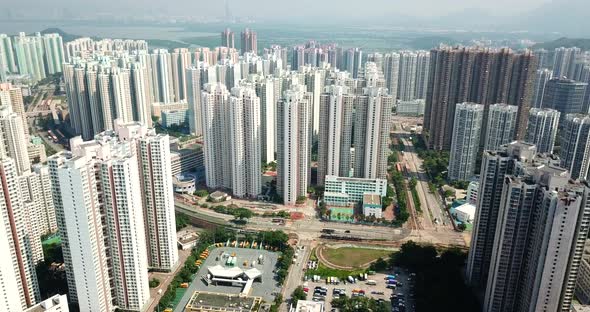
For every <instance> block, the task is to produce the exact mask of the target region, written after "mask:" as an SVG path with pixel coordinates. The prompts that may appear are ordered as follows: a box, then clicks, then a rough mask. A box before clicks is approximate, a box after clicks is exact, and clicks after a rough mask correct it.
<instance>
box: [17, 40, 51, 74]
mask: <svg viewBox="0 0 590 312" xmlns="http://www.w3.org/2000/svg"><path fill="white" fill-rule="evenodd" d="M14 51H15V55H16V63H17V67H18V72H19V74H22V75H29V76H30V77H31V80H32V81H33V82H37V81H39V80H41V79H43V78H45V77H46V76H47V74H46V72H45V61H44V57H43V53H44V48H43V39H42V37H41V34H40V33H36V34H35V35H34V36H27V35H26V34H25V33H22V32H21V33H19V34H18V36H16V37H14Z"/></svg>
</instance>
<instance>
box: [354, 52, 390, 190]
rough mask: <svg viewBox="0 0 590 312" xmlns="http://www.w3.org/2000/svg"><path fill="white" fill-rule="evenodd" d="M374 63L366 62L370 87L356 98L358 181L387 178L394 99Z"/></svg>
mask: <svg viewBox="0 0 590 312" xmlns="http://www.w3.org/2000/svg"><path fill="white" fill-rule="evenodd" d="M371 64H372V65H374V63H367V69H366V73H365V79H366V80H367V88H366V89H365V91H364V94H363V95H361V96H358V97H357V103H356V111H355V115H354V129H355V130H354V138H353V144H354V152H355V155H354V176H355V177H359V178H371V179H375V178H380V179H384V178H386V177H387V157H388V156H389V131H390V129H391V115H392V108H393V102H394V97H393V95H389V94H387V90H386V89H385V88H382V87H378V86H379V85H384V84H385V81H384V79H383V78H382V77H380V73H379V72H378V70H377V68H376V67H375V66H371Z"/></svg>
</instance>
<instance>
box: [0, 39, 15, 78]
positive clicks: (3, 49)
mask: <svg viewBox="0 0 590 312" xmlns="http://www.w3.org/2000/svg"><path fill="white" fill-rule="evenodd" d="M0 58H2V60H0V64H4V65H5V66H6V69H7V70H8V71H9V72H11V73H17V72H18V68H17V67H16V58H15V56H14V49H13V47H12V40H11V39H10V37H9V36H8V35H6V34H0Z"/></svg>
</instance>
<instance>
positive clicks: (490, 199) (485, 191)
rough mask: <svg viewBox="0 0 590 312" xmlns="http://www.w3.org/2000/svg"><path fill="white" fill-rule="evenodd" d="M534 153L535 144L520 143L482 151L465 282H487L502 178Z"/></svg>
mask: <svg viewBox="0 0 590 312" xmlns="http://www.w3.org/2000/svg"><path fill="white" fill-rule="evenodd" d="M536 153H537V150H536V148H535V146H534V145H532V144H523V143H520V142H513V143H510V144H508V146H507V147H506V148H502V149H501V150H499V151H484V154H483V157H482V164H481V172H480V175H479V176H480V180H479V191H478V194H477V205H476V206H477V211H476V215H475V222H474V225H473V232H472V235H471V236H472V238H471V248H470V249H469V256H468V258H467V267H466V277H467V281H468V282H469V283H470V284H471V285H472V286H474V287H475V288H477V289H485V288H486V286H487V284H488V273H489V271H490V261H491V258H492V253H493V252H494V248H493V247H494V240H495V237H496V224H497V223H498V213H499V208H498V207H500V204H501V202H502V194H503V192H502V189H503V185H504V177H505V176H506V175H507V174H512V173H513V172H514V167H515V164H514V162H516V161H519V160H520V161H523V162H526V161H527V160H531V159H533V158H534V156H535V154H536Z"/></svg>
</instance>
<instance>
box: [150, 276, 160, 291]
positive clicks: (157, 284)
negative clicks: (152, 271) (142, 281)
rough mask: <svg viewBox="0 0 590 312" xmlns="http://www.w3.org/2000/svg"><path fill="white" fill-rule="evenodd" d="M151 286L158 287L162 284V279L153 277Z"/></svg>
mask: <svg viewBox="0 0 590 312" xmlns="http://www.w3.org/2000/svg"><path fill="white" fill-rule="evenodd" d="M149 285H150V288H156V287H158V286H160V280H159V279H157V278H155V277H154V278H152V279H151V280H150V282H149Z"/></svg>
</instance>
